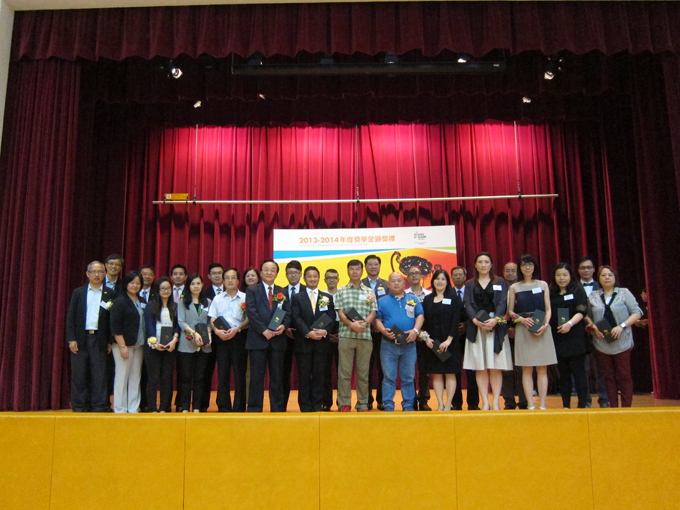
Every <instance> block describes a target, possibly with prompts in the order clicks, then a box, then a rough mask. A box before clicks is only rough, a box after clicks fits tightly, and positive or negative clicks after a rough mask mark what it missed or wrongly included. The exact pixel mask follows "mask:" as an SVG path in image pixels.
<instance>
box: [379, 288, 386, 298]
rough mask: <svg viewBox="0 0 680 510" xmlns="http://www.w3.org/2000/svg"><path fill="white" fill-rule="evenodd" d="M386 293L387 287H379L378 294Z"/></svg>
mask: <svg viewBox="0 0 680 510" xmlns="http://www.w3.org/2000/svg"><path fill="white" fill-rule="evenodd" d="M384 295H385V289H383V288H379V289H378V296H384Z"/></svg>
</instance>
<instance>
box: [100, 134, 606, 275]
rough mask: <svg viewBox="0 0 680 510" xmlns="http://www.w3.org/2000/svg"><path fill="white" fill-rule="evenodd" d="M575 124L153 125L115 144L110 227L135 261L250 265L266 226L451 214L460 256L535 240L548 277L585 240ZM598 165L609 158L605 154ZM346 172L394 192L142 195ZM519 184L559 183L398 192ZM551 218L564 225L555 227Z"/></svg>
mask: <svg viewBox="0 0 680 510" xmlns="http://www.w3.org/2000/svg"><path fill="white" fill-rule="evenodd" d="M577 129H578V127H577V125H576V124H567V125H564V126H563V125H559V124H540V125H519V126H517V128H516V129H515V127H514V126H513V125H512V124H502V123H487V124H455V125H454V124H449V125H442V124H437V125H424V124H416V125H369V126H362V127H361V128H360V129H359V130H357V129H356V128H343V127H335V126H324V127H275V128H267V127H246V128H234V127H210V128H199V129H198V130H196V128H167V129H160V128H156V129H151V130H150V134H149V136H148V138H147V137H139V138H138V139H135V140H130V141H129V144H130V145H129V146H128V150H127V151H122V152H126V153H128V154H131V157H129V158H128V160H127V164H126V166H127V173H126V177H125V179H122V180H123V181H124V182H125V183H126V189H127V192H126V194H125V196H124V197H120V200H119V202H121V203H125V204H127V205H126V208H125V210H124V211H122V212H123V217H122V218H119V219H118V221H117V222H118V223H121V222H122V223H123V224H124V225H125V228H124V230H123V231H122V232H121V234H122V235H123V237H121V239H120V241H121V243H124V246H125V248H124V255H125V257H126V260H127V261H129V262H130V263H131V264H132V266H133V267H134V266H138V265H141V264H143V263H153V264H155V266H156V268H157V270H158V273H159V274H164V273H165V272H167V271H168V269H169V268H170V267H171V266H172V265H173V264H174V263H177V262H181V263H184V264H186V265H187V266H188V267H189V268H190V270H192V271H193V270H198V271H199V272H201V274H203V273H204V272H205V270H206V269H207V266H208V265H209V264H210V263H211V262H213V261H215V260H218V261H220V262H222V263H225V264H227V265H235V266H237V267H239V268H241V269H243V268H245V267H247V266H250V265H258V264H259V263H260V262H261V260H263V259H264V258H266V257H268V256H269V255H270V254H271V251H272V230H273V229H275V228H335V227H338V228H356V227H360V228H361V227H393V226H407V225H437V224H454V225H457V227H458V232H459V237H458V243H459V253H460V258H461V260H462V261H463V262H464V263H468V265H469V262H470V261H471V260H472V259H473V258H474V255H475V253H477V252H478V251H481V250H488V251H491V252H492V253H493V254H494V255H495V257H496V259H497V263H498V264H499V265H500V264H502V263H504V262H505V261H506V260H512V259H516V258H517V257H518V256H519V255H520V254H521V253H524V252H532V253H534V254H536V255H537V257H538V258H539V259H540V260H541V261H542V263H543V266H544V267H543V273H544V276H545V277H546V278H547V277H548V273H549V269H550V267H552V265H554V264H555V263H556V262H558V261H559V260H561V257H566V260H568V261H572V260H574V259H575V258H576V257H577V256H578V255H579V254H581V253H585V252H586V251H587V245H586V242H587V238H586V236H585V235H584V231H585V230H587V228H588V225H587V224H586V221H588V220H587V219H586V217H585V215H584V214H583V212H582V211H583V207H582V204H580V202H581V200H582V198H581V194H580V193H577V192H576V190H578V189H579V188H578V186H579V185H580V183H579V176H580V175H581V168H580V166H581V164H582V163H581V162H582V160H585V161H588V160H592V159H593V158H595V159H597V158H598V157H599V158H600V159H601V155H599V156H598V155H588V157H587V158H581V157H579V150H580V149H579V146H578V142H579V140H578V137H576V136H575V135H574V133H575V132H576V130H577ZM565 131H566V132H568V133H569V135H568V136H565V135H564V132H565ZM515 135H516V136H517V150H516V146H515ZM596 136H597V133H596ZM146 144H148V147H147V146H146ZM594 146H599V144H598V143H596V144H595V145H594ZM357 147H358V159H357ZM114 152H121V151H120V148H119V147H118V146H116V148H115V149H114ZM567 153H568V154H569V155H570V156H569V157H568V158H566V157H565V154H567ZM101 158H102V164H105V160H112V159H115V158H114V157H112V154H110V153H107V152H102V153H101ZM116 164H117V163H116ZM518 164H519V168H518V166H517V165H518ZM598 167H599V168H600V169H603V168H604V169H606V164H605V162H603V161H599V163H598ZM110 172H113V170H110ZM119 178H120V176H119ZM357 186H358V187H359V192H360V196H361V197H362V198H392V197H395V198H396V200H395V202H394V203H393V204H362V205H360V206H357V205H356V204H343V205H328V204H323V205H321V204H318V205H317V204H314V205H293V204H291V205H287V204H280V205H247V206H246V205H225V206H219V205H203V206H200V205H199V206H192V205H189V206H184V205H181V206H177V205H176V206H152V205H151V204H150V203H151V201H152V200H158V199H159V198H160V197H161V196H162V194H163V193H167V192H189V193H190V195H191V196H193V194H194V190H196V194H197V195H196V196H197V198H198V199H199V200H201V199H267V200H288V199H303V198H305V199H314V198H323V199H340V198H343V199H348V198H349V199H353V198H354V197H355V196H356V189H357ZM518 186H519V188H520V189H521V191H522V193H523V194H539V193H554V192H559V193H560V198H559V199H557V200H554V199H523V200H522V201H519V200H518V199H512V200H493V201H484V202H476V201H473V202H453V203H451V202H449V203H427V202H426V203H421V204H415V203H409V202H403V203H402V202H401V201H400V200H399V198H429V197H448V196H477V195H517V193H518ZM570 201H575V203H570ZM120 212H121V211H114V212H112V213H108V216H107V218H108V220H107V222H106V223H107V224H113V223H116V216H118V215H119V213H120ZM561 221H567V222H569V224H570V225H571V226H572V228H570V229H564V228H560V222H561ZM562 236H567V237H568V240H567V241H566V242H565V240H563V239H561V237H562ZM599 242H600V243H603V244H602V246H598V251H599V252H603V253H606V252H608V248H607V240H606V239H601V240H600V241H599ZM563 248H565V249H563Z"/></svg>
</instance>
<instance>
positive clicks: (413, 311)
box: [375, 272, 424, 411]
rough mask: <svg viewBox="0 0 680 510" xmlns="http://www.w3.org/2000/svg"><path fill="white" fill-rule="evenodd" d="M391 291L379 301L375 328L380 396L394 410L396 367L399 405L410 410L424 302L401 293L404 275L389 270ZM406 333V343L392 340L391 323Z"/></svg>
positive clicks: (386, 405)
mask: <svg viewBox="0 0 680 510" xmlns="http://www.w3.org/2000/svg"><path fill="white" fill-rule="evenodd" d="M387 287H388V288H389V289H390V294H389V295H387V296H385V297H384V298H382V299H380V300H379V301H378V314H377V316H376V319H375V324H376V329H377V330H378V331H379V332H380V333H381V334H382V342H381V346H380V362H381V364H382V369H383V373H384V378H383V386H382V396H383V405H384V406H385V411H394V394H395V393H396V391H397V369H398V372H399V374H400V375H401V408H402V409H403V410H404V411H413V401H414V400H415V397H416V389H415V384H414V378H415V375H416V343H415V341H416V337H417V336H418V333H420V328H421V327H422V325H423V320H424V316H423V305H421V304H420V300H419V299H418V298H417V297H415V296H413V295H409V294H406V293H404V276H403V275H402V274H401V273H396V272H395V273H392V274H391V275H390V278H389V280H388V282H387ZM394 326H397V327H398V328H399V329H401V330H402V331H403V332H404V333H407V335H408V336H407V339H406V344H405V345H404V344H400V343H398V342H396V343H395V339H396V337H395V335H394V333H393V332H392V327H394Z"/></svg>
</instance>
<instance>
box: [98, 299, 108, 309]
mask: <svg viewBox="0 0 680 510" xmlns="http://www.w3.org/2000/svg"><path fill="white" fill-rule="evenodd" d="M109 303H110V301H100V302H99V306H101V307H102V308H103V309H104V310H108V309H109V306H110V305H109Z"/></svg>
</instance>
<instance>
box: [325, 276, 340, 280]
mask: <svg viewBox="0 0 680 510" xmlns="http://www.w3.org/2000/svg"><path fill="white" fill-rule="evenodd" d="M338 278H339V276H326V280H337V279H338Z"/></svg>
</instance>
